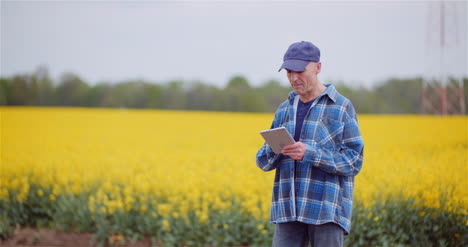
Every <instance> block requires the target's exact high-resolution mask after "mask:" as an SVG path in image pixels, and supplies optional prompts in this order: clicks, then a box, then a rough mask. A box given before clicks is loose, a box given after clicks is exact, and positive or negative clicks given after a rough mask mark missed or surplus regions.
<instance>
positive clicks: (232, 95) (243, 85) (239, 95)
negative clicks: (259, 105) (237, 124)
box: [224, 75, 251, 111]
mask: <svg viewBox="0 0 468 247" xmlns="http://www.w3.org/2000/svg"><path fill="white" fill-rule="evenodd" d="M250 89H251V88H250V85H249V82H248V81H247V79H246V78H245V77H243V76H239V75H236V76H233V77H231V79H229V82H228V84H227V86H226V88H225V89H224V91H225V95H226V102H225V103H226V106H227V109H226V110H228V111H242V109H243V108H245V105H246V104H247V103H246V102H242V101H245V100H246V99H245V94H246V93H247V92H248V91H249V90H250ZM243 97H244V98H243Z"/></svg>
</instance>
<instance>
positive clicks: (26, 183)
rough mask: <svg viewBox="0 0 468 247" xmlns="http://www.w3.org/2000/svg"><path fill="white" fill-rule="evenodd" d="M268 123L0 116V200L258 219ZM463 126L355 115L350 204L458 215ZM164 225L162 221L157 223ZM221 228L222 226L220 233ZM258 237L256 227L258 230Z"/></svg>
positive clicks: (157, 115) (173, 114) (215, 118)
mask: <svg viewBox="0 0 468 247" xmlns="http://www.w3.org/2000/svg"><path fill="white" fill-rule="evenodd" d="M272 118H273V114H248V113H216V112H187V111H159V110H129V109H86V108H34V107H30V108H28V107H4V108H0V124H1V125H0V127H1V129H0V130H1V133H0V134H1V141H0V152H1V153H0V155H1V164H0V200H7V199H8V198H10V197H11V196H12V195H14V196H15V199H16V200H17V201H19V202H21V201H23V200H25V198H26V197H27V196H28V194H29V193H30V192H31V191H30V190H31V188H33V187H34V188H35V190H34V193H35V194H36V195H37V196H38V197H47V198H48V200H51V201H53V200H55V199H56V198H57V197H58V196H60V195H64V194H71V195H77V194H81V193H89V203H88V207H89V210H90V211H91V212H94V211H97V210H98V211H99V212H100V213H103V214H114V213H116V212H125V211H128V210H137V211H140V212H141V213H152V211H151V210H152V208H154V209H157V212H158V214H160V215H161V216H163V217H165V216H167V217H169V216H170V217H172V218H179V217H180V218H182V219H183V218H184V217H187V215H188V213H189V212H195V214H196V216H197V217H198V219H199V220H200V222H204V221H206V220H207V219H208V216H209V213H210V210H221V211H222V210H225V209H226V210H227V209H230V207H231V206H232V203H233V202H234V203H238V204H239V205H241V206H242V210H244V212H245V213H246V214H248V215H251V216H253V217H256V218H258V219H264V220H265V221H266V220H268V217H269V206H270V199H271V187H272V182H273V176H274V172H268V173H265V172H263V171H261V170H260V169H258V168H257V167H256V164H255V154H256V151H257V150H258V148H259V147H260V146H261V145H262V144H263V139H262V138H261V136H260V135H259V133H258V132H259V131H260V130H263V129H267V128H269V126H270V124H271V120H272ZM467 119H468V118H467V117H465V116H458V117H440V116H390V115H378V116H377V115H360V116H359V123H360V127H361V132H362V135H363V138H364V142H365V150H364V164H363V169H362V171H361V173H360V174H359V175H358V176H357V177H356V188H355V196H356V200H359V201H361V202H362V203H363V205H365V206H366V207H367V206H371V205H372V204H373V203H374V202H375V201H376V200H378V199H377V198H379V197H380V198H382V197H386V196H389V195H402V196H403V197H404V198H415V199H417V201H418V202H419V203H421V204H424V205H426V206H429V207H433V208H440V207H443V209H444V210H451V211H457V212H463V213H466V212H467V209H468V190H467V188H468V184H467V179H466V176H467V174H468V171H467V169H468V168H467V151H468V143H467V128H468V127H467ZM163 227H164V228H166V229H168V228H170V227H171V226H170V224H169V223H168V222H167V221H165V222H163ZM224 227H229V226H227V225H225V226H224ZM259 227H260V228H261V227H262V226H259Z"/></svg>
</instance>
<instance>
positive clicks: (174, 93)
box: [161, 81, 187, 110]
mask: <svg viewBox="0 0 468 247" xmlns="http://www.w3.org/2000/svg"><path fill="white" fill-rule="evenodd" d="M161 98H162V102H161V107H162V108H163V109H173V110H182V109H185V107H186V101H187V99H186V95H185V92H184V90H183V82H182V81H171V82H169V83H168V84H167V85H166V86H165V87H164V89H163V94H162V97H161Z"/></svg>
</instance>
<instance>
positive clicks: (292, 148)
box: [281, 142, 306, 160]
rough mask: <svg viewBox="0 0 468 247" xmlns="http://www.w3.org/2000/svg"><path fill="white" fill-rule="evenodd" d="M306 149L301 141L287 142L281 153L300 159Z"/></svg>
mask: <svg viewBox="0 0 468 247" xmlns="http://www.w3.org/2000/svg"><path fill="white" fill-rule="evenodd" d="M305 151H306V145H305V144H304V143H302V142H296V143H293V144H288V145H286V146H284V147H283V149H282V150H281V153H282V154H284V155H289V157H291V158H292V159H293V160H302V159H303V158H304V154H305Z"/></svg>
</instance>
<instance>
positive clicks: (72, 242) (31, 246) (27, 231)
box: [0, 228, 151, 247]
mask: <svg viewBox="0 0 468 247" xmlns="http://www.w3.org/2000/svg"><path fill="white" fill-rule="evenodd" d="M112 241H115V242H116V244H114V245H111V244H110V242H112ZM0 246H1V247H65V246H67V247H68V246H69V247H95V246H98V245H96V244H94V242H93V239H92V234H90V233H65V232H57V231H54V230H46V229H31V228H24V229H16V230H15V232H14V234H13V237H12V238H9V239H7V240H0ZM106 246H119V247H151V241H149V240H140V241H137V242H136V243H134V244H129V243H127V244H124V245H119V244H117V238H114V239H112V238H111V239H109V243H108V244H106Z"/></svg>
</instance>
